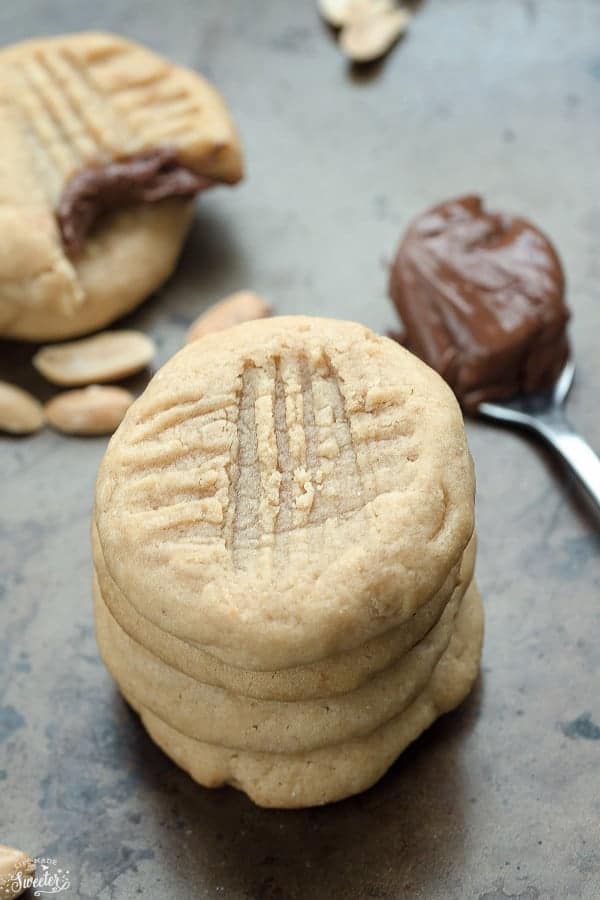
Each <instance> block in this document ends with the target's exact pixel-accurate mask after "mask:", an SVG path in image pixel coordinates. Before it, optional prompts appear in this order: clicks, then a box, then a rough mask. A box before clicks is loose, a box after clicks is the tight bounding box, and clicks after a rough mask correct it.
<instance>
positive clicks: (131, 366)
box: [33, 331, 156, 387]
mask: <svg viewBox="0 0 600 900" xmlns="http://www.w3.org/2000/svg"><path fill="white" fill-rule="evenodd" d="M155 352H156V347H155V346H154V342H153V341H152V340H151V339H150V338H149V337H148V336H147V335H145V334H142V332H141V331H104V332H102V333H101V334H96V335H94V337H91V338H85V339H84V340H81V341H70V342H68V343H65V344H51V345H49V346H47V347H42V349H41V350H39V351H38V352H37V353H36V354H35V356H34V357H33V364H34V366H35V367H36V369H37V370H38V372H41V374H42V375H43V376H44V378H47V379H48V381H52V382H53V383H54V384H60V385H64V386H66V387H77V386H79V385H85V384H96V383H98V382H105V381H117V380H118V379H119V378H126V377H127V376H128V375H133V373H134V372H139V371H140V369H144V368H145V367H146V366H147V365H148V363H149V362H150V361H151V360H152V358H153V357H154V354H155Z"/></svg>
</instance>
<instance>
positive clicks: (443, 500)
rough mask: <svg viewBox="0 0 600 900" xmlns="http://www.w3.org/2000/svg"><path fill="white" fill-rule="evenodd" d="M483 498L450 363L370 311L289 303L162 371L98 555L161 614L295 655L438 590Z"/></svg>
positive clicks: (118, 462)
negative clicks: (299, 312) (426, 353)
mask: <svg viewBox="0 0 600 900" xmlns="http://www.w3.org/2000/svg"><path fill="white" fill-rule="evenodd" d="M473 498H474V482H473V471H472V465H471V459H470V455H469V452H468V449H467V445H466V440H465V434H464V428H463V422H462V417H461V414H460V410H459V408H458V405H457V403H456V401H455V399H454V397H453V395H452V393H451V392H450V390H449V388H448V387H447V386H446V385H445V384H444V383H443V381H442V380H441V379H440V378H439V376H437V375H436V374H435V373H434V372H433V371H432V370H430V369H429V368H428V367H427V366H425V365H424V364H423V363H421V362H419V361H418V360H417V359H416V358H415V357H413V356H412V355H411V354H410V353H408V352H407V351H405V350H403V349H402V348H401V347H399V346H398V345H397V344H396V343H394V342H393V341H390V340H388V339H387V338H381V337H378V336H377V335H375V334H373V332H371V331H369V330H368V329H366V328H364V327H363V326H361V325H357V324H354V323H348V322H338V321H333V320H326V319H311V318H307V317H279V318H274V319H272V320H263V321H261V322H252V323H247V324H245V325H241V326H237V327H236V328H232V329H229V330H228V331H225V332H221V333H219V334H218V335H210V336H207V337H204V338H202V339H201V340H199V341H197V342H196V343H193V344H191V345H189V346H188V347H186V348H185V349H184V350H182V351H181V352H180V353H178V354H177V355H176V356H175V357H174V358H173V359H172V360H170V361H169V362H168V363H167V364H166V366H164V367H163V369H161V370H160V372H158V373H157V375H156V376H155V377H154V379H153V380H152V382H151V383H150V385H149V386H148V388H147V389H146V391H145V393H144V394H143V396H142V397H141V398H140V399H139V400H138V401H137V402H136V403H135V404H134V405H133V406H132V407H131V409H130V410H129V412H128V414H127V416H126V417H125V420H124V422H123V423H122V425H121V426H120V428H119V430H118V431H117V433H116V434H115V436H114V437H113V439H112V441H111V443H110V445H109V448H108V450H107V453H106V456H105V458H104V461H103V464H102V466H101V469H100V473H99V477H98V483H97V493H96V508H95V524H96V529H97V531H96V537H97V540H96V546H95V557H96V562H97V567H98V568H99V569H101V570H102V571H104V572H105V573H106V576H105V577H106V579H108V578H110V579H111V581H112V582H113V583H114V585H115V591H114V592H113V593H114V596H115V598H118V596H119V594H121V595H122V596H123V597H125V598H126V601H127V602H128V603H129V604H131V605H132V606H133V607H134V608H135V610H136V611H137V613H138V614H139V615H140V616H142V617H145V618H146V619H148V620H149V621H150V622H152V623H153V624H154V625H155V626H157V627H158V628H160V629H162V630H163V631H165V632H168V633H169V634H171V635H173V636H174V637H176V638H179V639H181V640H185V641H188V642H191V643H194V644H197V645H199V646H201V647H203V648H205V650H207V651H208V652H210V653H212V654H214V655H215V656H217V657H219V658H220V659H221V660H223V661H224V662H226V663H228V664H230V665H234V666H239V667H242V668H250V669H255V670H275V669H284V668H288V667H291V666H297V665H308V664H310V663H312V662H315V661H317V660H319V659H324V658H326V657H329V656H331V655H332V654H335V653H340V652H343V651H347V650H350V649H352V648H354V647H358V646H360V645H362V644H364V642H365V641H367V640H369V639H370V638H374V637H376V636H377V635H380V634H383V633H384V632H386V631H388V630H389V629H391V628H393V627H396V626H398V625H400V624H401V623H402V622H404V621H406V620H407V619H408V618H409V617H410V616H411V615H413V614H414V612H415V611H416V610H418V609H419V608H420V607H421V606H422V605H423V604H424V603H427V602H428V601H429V600H430V598H432V597H433V596H434V595H435V594H436V592H438V591H439V590H440V589H441V587H442V585H443V584H444V583H445V581H446V580H447V579H448V578H449V576H450V575H451V573H452V570H453V569H455V570H456V567H457V564H458V563H459V561H460V560H461V558H462V555H463V552H464V550H465V547H466V545H467V543H468V541H469V539H470V537H471V535H472V532H473ZM457 577H458V573H457V571H456V574H455V576H454V579H456V578H457ZM454 583H456V582H454ZM450 589H452V585H450ZM115 603H118V599H117V600H115ZM113 608H114V612H115V614H116V615H117V618H119V610H118V609H117V608H116V607H114V605H113ZM126 614H127V611H126V610H125V609H124V610H123V616H125V615H126Z"/></svg>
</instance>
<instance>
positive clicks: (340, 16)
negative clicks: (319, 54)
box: [318, 0, 396, 28]
mask: <svg viewBox="0 0 600 900" xmlns="http://www.w3.org/2000/svg"><path fill="white" fill-rule="evenodd" d="M318 5H319V12H320V13H321V15H322V16H323V18H324V19H325V21H326V22H327V23H328V24H329V25H331V26H332V27H333V28H342V27H343V26H344V25H349V24H350V22H351V21H352V20H353V19H355V18H357V17H358V16H361V15H364V14H365V13H368V12H374V11H376V10H377V11H381V10H384V9H385V10H391V9H395V6H396V4H395V3H394V0H319V2H318Z"/></svg>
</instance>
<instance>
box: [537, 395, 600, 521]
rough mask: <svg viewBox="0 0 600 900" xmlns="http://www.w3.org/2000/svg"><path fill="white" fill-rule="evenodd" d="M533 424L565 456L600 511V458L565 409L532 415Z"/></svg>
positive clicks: (565, 459) (565, 460) (560, 454)
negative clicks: (571, 423)
mask: <svg viewBox="0 0 600 900" xmlns="http://www.w3.org/2000/svg"><path fill="white" fill-rule="evenodd" d="M530 425H531V427H532V428H533V429H535V431H537V432H538V434H540V435H541V437H543V438H544V439H545V440H546V441H547V442H548V443H549V444H550V446H551V447H553V448H554V450H555V451H556V452H557V453H558V455H559V456H561V457H562V459H563V460H564V462H565V463H566V464H567V465H568V466H569V468H570V469H571V471H572V472H573V473H574V474H575V475H576V476H577V478H578V479H579V481H580V482H581V484H582V485H583V487H584V488H585V490H586V491H587V492H588V494H589V495H590V497H591V498H592V500H594V501H595V503H596V505H597V507H598V510H599V511H600V458H599V457H598V456H597V454H596V453H594V451H593V450H592V448H591V447H590V445H589V444H588V443H587V441H585V440H584V439H583V438H582V437H581V435H580V434H578V433H577V432H576V431H575V429H574V428H573V427H572V426H571V425H570V423H569V422H568V420H567V418H566V417H565V415H564V414H563V412H562V410H558V409H556V410H553V411H552V412H550V413H545V414H544V413H542V414H538V415H536V416H532V417H531V419H530Z"/></svg>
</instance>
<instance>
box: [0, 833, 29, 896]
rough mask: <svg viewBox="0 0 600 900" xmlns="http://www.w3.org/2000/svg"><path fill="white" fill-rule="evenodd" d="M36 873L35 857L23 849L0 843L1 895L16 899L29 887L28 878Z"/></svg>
mask: <svg viewBox="0 0 600 900" xmlns="http://www.w3.org/2000/svg"><path fill="white" fill-rule="evenodd" d="M34 875H35V863H34V861H33V859H32V858H31V857H30V856H28V855H27V854H26V853H23V851H22V850H15V849H13V847H6V846H5V845H4V844H0V897H1V898H2V900H14V898H15V897H20V896H21V894H22V893H23V891H24V890H25V889H26V887H28V886H29V885H28V884H27V879H31V878H33V877H34Z"/></svg>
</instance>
